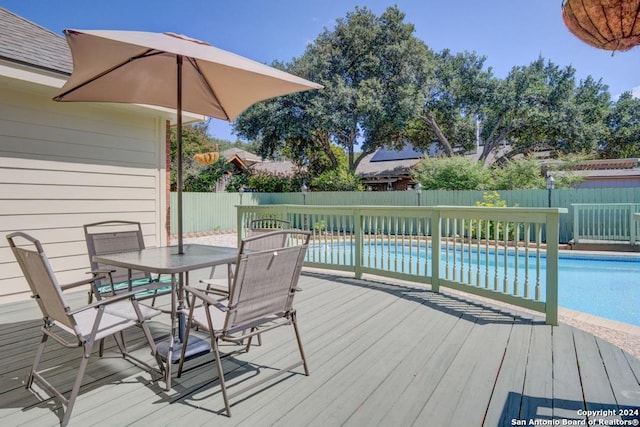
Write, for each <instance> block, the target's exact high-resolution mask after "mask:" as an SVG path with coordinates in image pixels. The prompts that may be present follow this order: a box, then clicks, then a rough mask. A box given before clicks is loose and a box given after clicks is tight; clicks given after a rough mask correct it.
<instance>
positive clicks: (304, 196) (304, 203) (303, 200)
mask: <svg viewBox="0 0 640 427" xmlns="http://www.w3.org/2000/svg"><path fill="white" fill-rule="evenodd" d="M300 191H302V204H303V205H306V204H307V191H309V187H307V186H306V185H305V184H304V183H302V187H300Z"/></svg>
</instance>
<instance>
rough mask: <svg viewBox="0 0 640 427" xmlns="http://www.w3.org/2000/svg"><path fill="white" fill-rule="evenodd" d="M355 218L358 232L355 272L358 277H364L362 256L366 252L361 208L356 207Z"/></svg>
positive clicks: (356, 232) (356, 231)
mask: <svg viewBox="0 0 640 427" xmlns="http://www.w3.org/2000/svg"><path fill="white" fill-rule="evenodd" d="M353 219H354V222H355V234H356V250H355V260H354V261H355V262H354V267H355V272H356V279H362V257H363V252H364V231H363V227H362V221H363V217H362V212H361V211H360V209H356V210H354V212H353Z"/></svg>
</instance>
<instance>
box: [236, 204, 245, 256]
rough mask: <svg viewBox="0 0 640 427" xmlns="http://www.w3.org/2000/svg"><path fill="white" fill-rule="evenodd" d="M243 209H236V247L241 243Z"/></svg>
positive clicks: (240, 207) (238, 207)
mask: <svg viewBox="0 0 640 427" xmlns="http://www.w3.org/2000/svg"><path fill="white" fill-rule="evenodd" d="M243 219H244V208H243V207H242V206H237V207H236V228H237V233H238V242H237V243H238V247H240V244H241V243H242V235H243V234H244V220H243Z"/></svg>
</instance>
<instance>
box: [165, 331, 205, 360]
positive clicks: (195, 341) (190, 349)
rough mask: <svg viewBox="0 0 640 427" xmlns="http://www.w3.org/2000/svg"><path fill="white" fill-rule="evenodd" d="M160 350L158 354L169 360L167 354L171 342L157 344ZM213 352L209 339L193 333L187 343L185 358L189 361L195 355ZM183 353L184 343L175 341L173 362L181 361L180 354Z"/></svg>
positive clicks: (172, 355)
mask: <svg viewBox="0 0 640 427" xmlns="http://www.w3.org/2000/svg"><path fill="white" fill-rule="evenodd" d="M156 348H157V350H158V354H159V355H160V357H161V358H162V360H164V361H165V362H166V361H167V355H168V354H169V342H168V341H164V342H161V343H159V344H158V345H157V346H156ZM210 352H211V344H210V343H209V341H207V340H203V339H200V338H198V337H196V336H193V335H191V336H190V337H189V343H188V344H187V351H186V352H185V355H184V360H185V361H187V360H189V359H193V358H194V357H199V356H202V355H205V354H208V353H210ZM181 355H182V343H181V342H178V341H176V342H174V343H173V353H172V354H171V363H178V362H180V356H181Z"/></svg>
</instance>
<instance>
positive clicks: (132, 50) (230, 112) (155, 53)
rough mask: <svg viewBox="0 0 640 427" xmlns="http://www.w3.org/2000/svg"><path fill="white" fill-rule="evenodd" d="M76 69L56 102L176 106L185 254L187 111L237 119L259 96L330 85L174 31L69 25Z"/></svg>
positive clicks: (260, 99)
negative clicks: (72, 27)
mask: <svg viewBox="0 0 640 427" xmlns="http://www.w3.org/2000/svg"><path fill="white" fill-rule="evenodd" d="M64 33H65V35H66V37H67V42H68V43H69V47H70V48H71V54H72V56H73V72H72V74H71V77H70V78H69V80H68V81H67V82H66V84H65V85H64V86H63V87H62V88H61V89H60V92H59V93H58V94H57V95H56V96H55V97H54V98H53V99H54V100H55V101H89V102H118V103H136V104H148V105H157V106H161V107H167V108H171V109H175V110H176V116H177V120H176V121H177V142H178V149H177V153H178V171H177V186H178V252H179V253H183V248H182V111H183V110H184V111H188V112H191V113H197V114H202V115H205V116H209V117H213V118H217V119H222V120H227V121H232V120H234V119H235V118H236V117H238V116H239V115H240V114H241V113H242V112H243V111H244V110H246V109H247V108H248V107H250V106H251V105H253V104H254V103H256V102H258V101H262V100H265V99H269V98H272V97H276V96H282V95H286V94H289V93H294V92H300V91H305V90H310V89H319V88H321V87H322V86H321V85H319V84H316V83H313V82H310V81H308V80H305V79H302V78H300V77H297V76H294V75H292V74H289V73H286V72H284V71H281V70H277V69H275V68H273V67H269V66H267V65H264V64H261V63H259V62H256V61H252V60H250V59H247V58H244V57H242V56H239V55H236V54H234V53H231V52H227V51H224V50H222V49H218V48H216V47H214V46H211V45H209V44H208V43H206V42H202V41H199V40H195V39H192V38H189V37H186V36H183V35H178V34H173V33H164V34H163V33H148V32H140V31H106V30H105V31H103V30H65V31H64Z"/></svg>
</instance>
